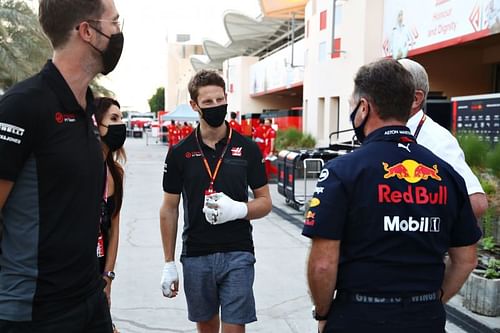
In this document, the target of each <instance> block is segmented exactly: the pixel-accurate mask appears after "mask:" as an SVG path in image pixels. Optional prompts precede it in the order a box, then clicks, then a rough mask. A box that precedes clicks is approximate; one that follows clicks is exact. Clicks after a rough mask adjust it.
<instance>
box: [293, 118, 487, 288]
mask: <svg viewBox="0 0 500 333" xmlns="http://www.w3.org/2000/svg"><path fill="white" fill-rule="evenodd" d="M302 234H303V235H305V236H307V237H310V238H315V237H320V238H326V239H333V240H340V241H341V245H340V262H339V267H338V276H337V286H336V288H337V290H348V291H356V292H370V293H395V294H396V293H397V294H405V293H406V294H412V293H419V292H432V291H436V290H439V289H440V288H441V285H442V282H443V276H444V268H445V267H444V263H443V256H444V254H445V252H446V251H447V250H448V248H450V247H458V246H467V245H471V244H475V243H476V242H477V241H478V240H479V238H480V237H481V232H480V230H479V228H478V226H477V222H476V218H475V217H474V214H473V212H472V208H471V206H470V202H469V197H468V195H467V190H466V188H465V183H464V181H463V179H462V178H461V177H460V176H459V175H458V174H457V173H456V172H455V171H454V170H453V168H452V167H451V166H450V165H449V164H447V163H446V162H444V161H443V160H441V159H440V158H438V157H437V156H435V155H434V154H433V153H432V152H430V151H429V150H427V149H426V148H425V147H423V146H420V145H418V144H417V143H415V139H414V138H413V136H412V135H411V133H410V131H409V130H408V128H406V127H403V126H396V127H383V128H380V129H378V130H376V131H374V132H372V133H371V134H370V135H369V136H368V137H367V138H366V139H365V142H364V143H363V145H362V147H361V148H359V149H357V150H356V151H354V152H352V153H350V154H347V155H344V156H341V157H337V158H335V159H333V160H331V161H329V162H328V163H327V164H326V165H325V168H324V169H323V170H322V172H321V175H320V177H319V180H318V183H317V187H316V189H315V193H314V197H313V199H312V201H311V204H310V209H309V211H308V212H307V215H306V220H305V223H304V228H303V232H302Z"/></svg>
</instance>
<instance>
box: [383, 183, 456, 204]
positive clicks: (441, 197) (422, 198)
mask: <svg viewBox="0 0 500 333" xmlns="http://www.w3.org/2000/svg"><path fill="white" fill-rule="evenodd" d="M378 202H379V203H390V204H398V203H408V204H417V205H446V204H447V202H448V188H447V187H446V186H443V185H439V186H438V188H437V189H436V191H430V190H429V189H427V188H426V187H424V186H412V185H408V188H407V189H406V191H400V190H397V189H393V188H391V187H390V186H389V185H387V184H379V185H378Z"/></svg>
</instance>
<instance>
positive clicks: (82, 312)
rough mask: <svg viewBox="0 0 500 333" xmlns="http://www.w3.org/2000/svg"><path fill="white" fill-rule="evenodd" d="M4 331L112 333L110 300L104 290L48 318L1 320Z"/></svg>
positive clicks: (1, 330)
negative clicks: (37, 319)
mask: <svg viewBox="0 0 500 333" xmlns="http://www.w3.org/2000/svg"><path fill="white" fill-rule="evenodd" d="M0 332H2V333H55V332H71V333H112V332H113V329H112V326H111V315H110V312H109V306H108V301H107V299H106V296H105V294H104V292H103V291H102V290H99V291H98V292H96V293H94V294H92V295H91V296H89V297H88V298H87V299H86V300H84V301H82V302H80V303H77V304H72V305H71V306H68V307H66V311H63V312H58V313H57V315H53V316H51V317H50V318H48V319H46V320H39V321H23V322H16V321H7V320H0Z"/></svg>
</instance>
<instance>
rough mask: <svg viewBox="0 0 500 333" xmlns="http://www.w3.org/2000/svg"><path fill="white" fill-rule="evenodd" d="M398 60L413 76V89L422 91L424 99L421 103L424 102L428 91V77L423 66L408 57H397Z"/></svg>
mask: <svg viewBox="0 0 500 333" xmlns="http://www.w3.org/2000/svg"><path fill="white" fill-rule="evenodd" d="M398 61H399V63H400V64H401V65H403V67H404V68H405V69H406V70H407V71H408V72H410V73H411V75H412V76H413V81H414V82H415V90H421V91H422V92H423V93H424V100H423V101H422V103H423V102H425V100H426V99H427V94H428V93H429V77H428V76H427V72H426V71H425V68H424V67H423V66H422V65H420V64H419V63H418V62H416V61H413V60H410V59H399V60H398Z"/></svg>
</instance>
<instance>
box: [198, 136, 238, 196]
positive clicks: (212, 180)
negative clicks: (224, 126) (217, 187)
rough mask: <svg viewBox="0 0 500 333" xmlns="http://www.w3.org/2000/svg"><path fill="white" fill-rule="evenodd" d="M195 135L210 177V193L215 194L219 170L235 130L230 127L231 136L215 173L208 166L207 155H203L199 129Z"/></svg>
mask: <svg viewBox="0 0 500 333" xmlns="http://www.w3.org/2000/svg"><path fill="white" fill-rule="evenodd" d="M195 135H196V144H198V149H200V154H201V157H202V158H203V165H204V166H205V170H207V173H208V176H209V177H210V186H209V188H208V191H209V192H214V183H215V178H217V174H218V173H219V169H220V166H221V164H222V160H223V159H224V155H225V154H226V150H227V147H228V146H229V143H230V142H231V138H232V137H233V129H232V128H231V127H229V136H228V138H227V143H226V146H225V147H224V149H223V150H222V154H221V155H220V157H219V160H218V161H217V165H216V166H215V170H214V172H213V173H212V170H211V169H210V165H209V164H208V160H207V158H206V157H205V154H203V149H201V145H200V141H199V139H198V129H196V131H195Z"/></svg>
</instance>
